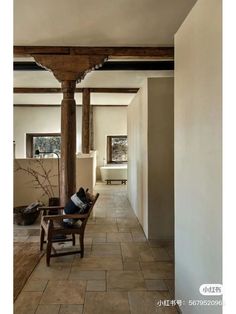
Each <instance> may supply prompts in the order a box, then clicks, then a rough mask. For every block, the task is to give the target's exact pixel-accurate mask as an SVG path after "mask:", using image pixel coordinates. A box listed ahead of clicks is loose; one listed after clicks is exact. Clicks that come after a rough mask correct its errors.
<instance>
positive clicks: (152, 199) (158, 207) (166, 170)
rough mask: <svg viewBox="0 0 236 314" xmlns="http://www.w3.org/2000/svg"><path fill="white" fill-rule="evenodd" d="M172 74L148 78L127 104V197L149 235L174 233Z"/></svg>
mask: <svg viewBox="0 0 236 314" xmlns="http://www.w3.org/2000/svg"><path fill="white" fill-rule="evenodd" d="M173 94H174V86H173V78H149V79H147V81H146V82H145V83H144V85H143V87H142V88H141V89H140V90H139V92H138V93H137V95H136V97H135V98H134V100H133V101H132V102H131V104H130V105H129V106H128V138H129V154H128V197H129V201H130V203H131V206H132V208H133V209H134V211H135V214H136V215H137V217H138V219H139V222H140V224H141V225H142V227H143V230H144V232H145V234H146V236H147V237H148V238H149V239H160V240H170V239H171V240H173V234H174V231H173V229H174V178H173V175H174V171H173V164H174V152H173V147H174V143H173V128H174V127H173V122H174V116H173V112H174V99H173Z"/></svg>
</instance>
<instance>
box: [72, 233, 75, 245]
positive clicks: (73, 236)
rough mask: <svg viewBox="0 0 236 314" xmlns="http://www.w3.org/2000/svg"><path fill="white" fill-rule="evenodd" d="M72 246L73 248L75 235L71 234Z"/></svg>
mask: <svg viewBox="0 0 236 314" xmlns="http://www.w3.org/2000/svg"><path fill="white" fill-rule="evenodd" d="M72 245H73V246H75V235H74V234H72Z"/></svg>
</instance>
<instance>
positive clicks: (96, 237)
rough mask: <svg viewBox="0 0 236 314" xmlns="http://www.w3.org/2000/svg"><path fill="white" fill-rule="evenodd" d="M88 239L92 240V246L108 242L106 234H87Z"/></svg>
mask: <svg viewBox="0 0 236 314" xmlns="http://www.w3.org/2000/svg"><path fill="white" fill-rule="evenodd" d="M86 237H88V238H90V239H92V241H91V244H92V243H104V242H107V236H106V232H92V233H91V232H88V233H87V232H86V234H85V238H86Z"/></svg>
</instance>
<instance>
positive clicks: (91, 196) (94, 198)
mask: <svg viewBox="0 0 236 314" xmlns="http://www.w3.org/2000/svg"><path fill="white" fill-rule="evenodd" d="M85 193H86V197H87V199H88V200H89V201H90V207H89V211H88V213H87V217H86V218H84V219H83V220H82V226H81V227H84V228H85V226H86V224H87V221H88V219H89V216H90V214H91V212H92V210H93V207H94V205H95V203H96V201H97V199H98V197H99V193H96V194H92V193H90V192H89V190H88V189H87V190H86V191H85Z"/></svg>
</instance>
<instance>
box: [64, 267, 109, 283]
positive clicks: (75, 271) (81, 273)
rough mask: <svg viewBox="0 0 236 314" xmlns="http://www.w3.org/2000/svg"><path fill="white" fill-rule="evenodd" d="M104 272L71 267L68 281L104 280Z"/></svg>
mask: <svg viewBox="0 0 236 314" xmlns="http://www.w3.org/2000/svg"><path fill="white" fill-rule="evenodd" d="M105 278H106V272H105V270H80V266H72V267H71V272H70V275H69V280H73V279H81V280H105Z"/></svg>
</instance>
